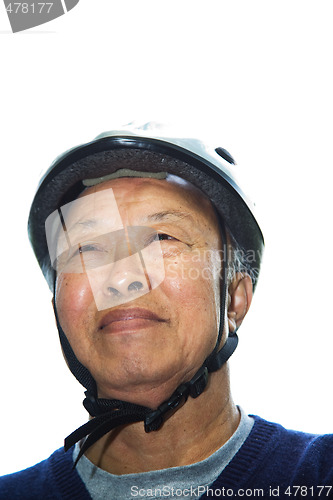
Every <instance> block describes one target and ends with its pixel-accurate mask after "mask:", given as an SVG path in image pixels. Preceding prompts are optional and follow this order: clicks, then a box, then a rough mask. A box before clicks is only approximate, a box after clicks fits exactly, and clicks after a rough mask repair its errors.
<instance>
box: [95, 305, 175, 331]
mask: <svg viewBox="0 0 333 500" xmlns="http://www.w3.org/2000/svg"><path fill="white" fill-rule="evenodd" d="M131 319H147V320H151V321H162V322H165V321H166V320H165V319H163V318H161V317H160V316H158V315H157V314H155V313H153V312H151V311H149V309H141V308H137V307H135V308H131V309H116V310H115V311H110V312H109V313H107V314H106V315H105V316H104V317H103V319H102V321H101V323H100V326H99V328H100V329H101V330H102V329H103V328H105V327H106V326H108V325H110V324H112V323H115V322H116V321H129V320H131Z"/></svg>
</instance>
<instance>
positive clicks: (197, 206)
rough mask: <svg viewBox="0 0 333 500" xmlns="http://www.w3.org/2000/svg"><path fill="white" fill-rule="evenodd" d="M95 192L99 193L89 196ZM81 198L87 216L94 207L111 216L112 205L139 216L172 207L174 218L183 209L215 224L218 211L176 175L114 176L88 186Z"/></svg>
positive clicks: (124, 215) (169, 209)
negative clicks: (149, 176) (160, 178)
mask: <svg viewBox="0 0 333 500" xmlns="http://www.w3.org/2000/svg"><path fill="white" fill-rule="evenodd" d="M110 193H112V196H111V197H110ZM94 194H95V195H96V196H89V195H94ZM79 199H80V204H79V206H80V212H81V215H82V212H86V214H87V216H88V214H89V211H90V210H93V211H94V212H95V213H96V211H97V213H99V215H100V217H103V216H104V215H107V216H109V215H110V212H109V210H110V208H111V206H112V207H114V208H116V211H117V212H119V215H120V217H121V218H124V217H125V218H126V217H130V218H131V219H133V218H140V217H144V216H149V215H152V214H157V213H162V212H163V211H165V212H167V211H169V213H170V219H171V215H172V213H173V214H174V216H175V218H176V215H177V212H179V214H181V212H184V214H185V213H187V214H189V215H192V216H193V217H194V218H195V219H198V218H201V219H206V222H207V223H209V224H211V225H212V226H216V215H215V211H214V209H213V206H212V204H211V202H210V200H208V199H207V198H206V197H205V195H203V193H201V191H200V190H199V189H198V188H196V187H195V186H193V185H192V184H190V183H189V182H187V181H184V180H183V179H180V178H179V177H176V176H169V177H168V178H167V179H163V180H158V179H151V178H130V177H125V178H120V179H113V180H109V181H106V182H103V183H100V184H97V185H96V186H93V187H90V188H87V189H86V190H85V191H84V192H83V193H81V195H80V196H79ZM94 199H95V200H98V203H96V201H94ZM107 212H108V214H107ZM128 222H129V223H131V221H128Z"/></svg>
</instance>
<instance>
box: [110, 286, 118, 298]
mask: <svg viewBox="0 0 333 500" xmlns="http://www.w3.org/2000/svg"><path fill="white" fill-rule="evenodd" d="M108 292H109V293H110V294H112V295H114V296H115V297H119V296H120V295H121V294H120V292H119V290H117V289H116V288H113V287H112V286H108Z"/></svg>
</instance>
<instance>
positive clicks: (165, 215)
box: [146, 210, 193, 222]
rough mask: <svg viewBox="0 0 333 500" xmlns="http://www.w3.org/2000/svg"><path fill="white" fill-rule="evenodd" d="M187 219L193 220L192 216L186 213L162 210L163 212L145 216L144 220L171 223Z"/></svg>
mask: <svg viewBox="0 0 333 500" xmlns="http://www.w3.org/2000/svg"><path fill="white" fill-rule="evenodd" d="M187 217H189V218H190V219H193V217H192V215H191V214H189V213H188V212H182V211H180V210H164V211H163V212H156V213H154V214H150V215H147V217H146V219H147V220H148V221H155V222H156V221H157V222H161V221H170V222H173V221H175V220H179V219H180V220H181V219H185V218H187Z"/></svg>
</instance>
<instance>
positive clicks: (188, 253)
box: [56, 177, 221, 408]
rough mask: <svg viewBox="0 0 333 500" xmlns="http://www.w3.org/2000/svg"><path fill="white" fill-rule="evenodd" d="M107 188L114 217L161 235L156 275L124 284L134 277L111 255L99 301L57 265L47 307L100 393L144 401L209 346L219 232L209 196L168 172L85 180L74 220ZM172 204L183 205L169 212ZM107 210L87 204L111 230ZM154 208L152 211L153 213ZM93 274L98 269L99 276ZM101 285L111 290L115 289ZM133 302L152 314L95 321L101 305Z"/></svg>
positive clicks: (164, 389) (193, 367)
mask: <svg viewBox="0 0 333 500" xmlns="http://www.w3.org/2000/svg"><path fill="white" fill-rule="evenodd" d="M109 188H112V189H113V193H114V196H115V199H116V201H117V206H118V210H119V215H120V218H121V222H122V224H123V226H125V227H127V226H146V227H152V228H154V229H155V230H156V231H157V232H158V233H159V234H163V235H164V236H161V241H160V245H161V249H162V254H163V263H164V272H165V277H164V279H163V281H162V283H161V284H160V285H159V286H157V287H156V288H153V289H152V290H150V291H149V293H146V294H144V295H139V294H137V295H136V294H135V292H134V293H133V290H132V289H131V287H130V285H131V283H133V282H135V281H136V278H135V277H133V276H131V272H129V271H128V269H127V270H126V269H125V266H123V268H122V266H121V264H120V263H117V266H115V267H114V271H113V272H111V271H110V272H109V273H108V274H107V276H105V277H104V276H103V277H102V278H103V280H104V281H105V290H106V291H107V292H106V293H109V295H111V298H110V300H111V301H112V300H114V303H112V302H110V308H108V309H101V310H98V308H97V307H96V302H95V299H94V295H93V292H92V288H91V286H90V283H89V277H88V276H87V274H86V273H71V272H61V273H60V274H59V275H58V278H57V284H56V307H57V311H58V316H59V320H60V323H61V326H62V328H63V330H64V331H65V333H66V335H67V338H68V340H69V342H70V344H71V346H72V348H73V350H74V352H75V354H76V356H77V357H78V359H79V360H80V362H81V363H82V364H83V365H84V366H86V367H87V368H88V370H89V371H90V373H91V374H92V376H93V377H94V379H95V380H96V382H97V386H98V392H99V397H107V398H117V399H123V400H128V401H131V402H134V403H138V404H143V405H145V406H149V407H151V408H153V407H156V406H158V405H159V404H160V403H161V402H162V401H164V400H165V399H166V398H167V397H169V396H170V394H171V393H172V392H173V391H174V389H175V388H176V387H177V386H178V385H179V384H180V383H181V382H184V381H188V380H189V379H190V378H191V377H192V376H193V375H194V373H195V372H196V371H197V370H198V368H200V366H201V364H202V362H203V361H204V359H205V358H206V357H207V356H208V355H209V353H210V352H211V351H212V350H213V348H214V346H215V343H216V339H217V335H218V328H219V320H220V302H219V299H220V272H221V263H220V259H219V256H218V252H219V250H220V249H221V240H220V236H219V231H218V225H217V220H216V216H215V213H214V210H213V208H212V206H211V204H210V202H209V201H208V200H207V199H206V198H204V196H203V195H202V194H201V193H200V192H199V191H198V190H197V189H196V188H194V187H193V186H191V185H190V184H188V183H185V182H184V181H180V180H179V179H177V178H175V177H170V178H169V179H168V180H156V179H148V178H142V179H138V178H121V179H115V180H112V181H107V182H104V183H102V184H99V185H97V186H95V187H92V188H89V189H87V190H86V191H85V192H84V193H83V195H81V197H80V198H81V199H82V200H83V205H82V206H81V207H80V213H75V210H73V213H72V214H71V217H72V218H73V220H74V221H75V219H78V218H79V217H80V218H82V217H83V218H84V217H87V218H88V215H89V214H91V211H92V206H91V202H90V201H89V198H90V197H88V196H86V195H88V194H91V193H93V192H101V191H102V190H106V189H109ZM85 197H86V200H87V202H86V203H85V202H84V198H85ZM175 211H179V212H181V213H182V215H181V216H179V215H175V214H174V213H172V214H170V212H175ZM109 212H110V207H108V205H107V203H105V204H100V205H99V206H97V207H96V206H95V207H94V217H96V218H98V219H99V221H100V227H101V231H102V232H103V230H104V232H108V231H109V230H110V227H109V222H108V221H109ZM165 212H168V213H169V215H168V216H166V215H165ZM162 213H163V214H164V216H161V214H162ZM154 214H159V216H157V217H156V215H155V218H153V217H152V216H153V215H154ZM149 217H150V218H149ZM103 228H104V229H103ZM116 268H117V270H115V269H116ZM102 278H101V274H99V278H98V279H100V280H101V279H102ZM110 290H112V291H113V292H114V290H117V291H118V292H119V293H118V292H117V293H118V295H117V296H116V295H115V294H114V293H113V294H112V293H111V292H110ZM130 294H132V295H130ZM120 295H122V296H126V297H127V298H126V302H125V301H123V302H121V301H119V296H120ZM117 297H118V298H117ZM132 297H133V298H132ZM133 307H136V308H143V309H145V310H146V311H150V312H151V313H153V314H154V315H155V316H156V318H158V319H140V318H139V319H138V318H136V319H130V320H128V319H127V320H122V321H117V322H113V323H112V324H111V325H108V326H107V327H103V328H102V327H101V325H104V323H105V318H106V315H107V314H108V313H109V312H110V311H113V310H125V309H127V310H129V309H131V308H133Z"/></svg>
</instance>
